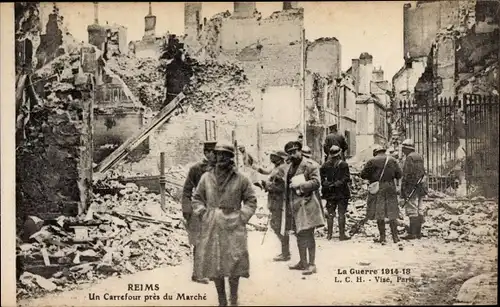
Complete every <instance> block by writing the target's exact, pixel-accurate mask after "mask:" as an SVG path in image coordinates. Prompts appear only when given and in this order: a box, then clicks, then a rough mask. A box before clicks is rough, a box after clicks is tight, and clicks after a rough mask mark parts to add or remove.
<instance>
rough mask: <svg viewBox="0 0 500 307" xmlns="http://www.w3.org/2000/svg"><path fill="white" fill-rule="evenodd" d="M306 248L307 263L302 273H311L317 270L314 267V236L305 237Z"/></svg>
mask: <svg viewBox="0 0 500 307" xmlns="http://www.w3.org/2000/svg"><path fill="white" fill-rule="evenodd" d="M307 250H308V251H309V264H308V265H307V268H306V270H305V271H304V272H302V274H303V275H312V274H315V273H316V272H317V269H316V241H314V237H309V238H307Z"/></svg>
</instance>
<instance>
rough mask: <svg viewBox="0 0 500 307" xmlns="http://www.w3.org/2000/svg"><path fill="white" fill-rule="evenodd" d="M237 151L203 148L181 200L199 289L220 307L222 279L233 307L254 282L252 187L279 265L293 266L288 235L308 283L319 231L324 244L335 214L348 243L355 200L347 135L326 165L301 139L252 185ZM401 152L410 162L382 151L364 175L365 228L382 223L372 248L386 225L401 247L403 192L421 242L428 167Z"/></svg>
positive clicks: (332, 138)
mask: <svg viewBox="0 0 500 307" xmlns="http://www.w3.org/2000/svg"><path fill="white" fill-rule="evenodd" d="M235 150H236V148H234V146H233V145H232V144H230V143H223V142H222V143H220V142H219V143H215V142H206V143H204V155H205V158H204V159H203V161H201V162H199V163H197V164H195V165H194V166H193V167H191V169H190V170H189V173H188V176H187V178H186V182H185V185H184V190H183V197H182V210H183V215H184V218H185V220H186V225H187V230H188V234H189V240H190V243H191V245H193V247H194V248H193V257H194V265H193V275H192V280H193V281H195V282H200V283H208V282H209V281H210V280H212V281H213V282H214V284H215V287H216V290H217V294H218V298H219V305H220V306H226V305H227V304H228V300H227V296H226V287H225V286H226V283H225V277H227V278H228V281H229V288H230V296H229V298H230V300H229V303H230V305H232V306H236V305H237V304H238V285H239V278H240V277H245V278H248V277H249V252H248V244H247V234H246V224H247V223H248V221H249V220H250V218H251V217H252V215H253V214H254V213H255V210H256V208H257V198H256V196H255V190H254V186H258V187H260V188H261V189H263V190H265V191H266V192H267V194H268V204H267V205H268V209H269V211H270V227H271V229H272V230H273V231H274V232H275V233H276V235H277V237H278V238H279V240H280V242H281V253H280V254H279V255H278V256H276V257H275V258H274V259H273V260H274V261H289V260H290V259H291V252H290V237H289V235H290V234H291V233H293V234H295V236H296V239H297V240H296V241H297V248H298V254H299V262H298V263H296V264H295V265H292V266H289V268H290V269H291V270H301V271H302V274H304V275H311V274H315V273H316V272H317V268H316V264H315V258H316V241H315V229H317V228H318V227H323V226H325V225H326V226H327V239H328V240H331V239H332V234H333V222H334V218H335V216H336V213H338V228H339V240H340V241H345V240H349V239H350V237H349V236H348V235H346V211H347V208H348V204H349V199H350V197H351V191H350V188H349V186H350V181H351V178H350V177H351V175H350V172H349V165H348V164H347V162H346V161H345V158H346V157H345V155H346V151H347V143H346V141H345V139H344V138H343V136H342V135H340V134H339V133H337V132H336V131H334V132H333V133H331V134H330V135H328V136H327V138H326V140H325V144H324V153H325V162H324V163H323V165H320V164H319V163H317V162H316V161H314V160H313V159H311V150H310V148H309V147H307V146H303V144H302V138H301V137H300V136H299V139H298V140H296V141H290V142H288V143H287V144H286V145H285V146H284V150H276V151H273V152H271V154H270V162H271V163H272V165H273V168H272V169H269V170H267V169H264V168H262V167H257V166H252V168H253V169H254V170H256V171H258V172H259V173H261V174H264V175H267V176H268V177H267V179H266V180H262V181H260V182H254V183H252V182H251V181H250V180H249V179H248V178H247V177H246V176H245V175H243V174H242V173H240V172H238V171H237V169H236V167H235V161H234V158H235ZM402 151H403V153H404V154H405V157H406V158H405V162H404V165H403V167H401V166H400V165H399V162H398V161H397V160H396V159H394V158H393V157H391V156H390V155H387V154H386V149H385V148H384V147H382V146H377V147H376V148H375V149H373V158H372V159H370V160H369V161H368V162H367V163H366V164H365V166H364V168H363V170H362V171H361V173H360V176H361V178H363V179H365V180H367V181H368V182H369V187H370V189H369V190H370V194H369V196H368V199H367V214H366V217H365V219H364V220H363V221H364V222H365V221H366V220H368V219H375V220H377V225H378V229H379V232H380V236H379V238H377V239H376V240H375V241H376V242H379V243H381V244H386V238H385V220H386V219H388V220H389V225H390V229H391V234H392V238H393V241H394V242H399V238H398V233H397V224H396V220H397V219H398V218H399V203H398V192H400V194H401V197H402V198H403V199H404V205H405V207H406V213H407V215H408V216H409V218H410V231H409V234H408V235H407V236H406V237H405V239H415V238H420V237H421V231H420V229H421V223H422V222H423V216H422V212H421V211H422V210H421V209H422V208H421V197H422V196H423V195H424V194H425V192H426V189H425V184H424V182H425V171H424V167H423V159H422V157H421V156H420V155H419V154H418V153H416V152H415V149H414V145H413V143H412V141H411V140H406V141H405V142H403V144H402ZM193 192H194V194H193ZM322 200H324V201H325V204H326V205H325V208H324V209H325V210H324V209H323V202H322ZM358 226H359V225H358Z"/></svg>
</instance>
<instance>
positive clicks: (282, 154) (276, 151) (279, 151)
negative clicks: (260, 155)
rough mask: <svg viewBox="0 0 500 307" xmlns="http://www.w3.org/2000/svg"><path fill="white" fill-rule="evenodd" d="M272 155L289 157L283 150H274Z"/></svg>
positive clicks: (283, 157)
mask: <svg viewBox="0 0 500 307" xmlns="http://www.w3.org/2000/svg"><path fill="white" fill-rule="evenodd" d="M270 155H271V156H276V157H280V158H282V159H286V158H287V157H288V155H287V154H286V152H284V151H283V150H273V151H272V152H271V154H270Z"/></svg>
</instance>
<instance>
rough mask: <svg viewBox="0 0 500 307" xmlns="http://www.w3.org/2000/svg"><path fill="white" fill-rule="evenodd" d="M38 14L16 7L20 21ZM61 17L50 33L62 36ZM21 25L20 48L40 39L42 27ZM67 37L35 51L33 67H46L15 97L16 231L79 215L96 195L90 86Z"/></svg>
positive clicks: (35, 8) (53, 19)
mask: <svg viewBox="0 0 500 307" xmlns="http://www.w3.org/2000/svg"><path fill="white" fill-rule="evenodd" d="M38 9H39V7H38V5H36V6H31V7H26V6H18V5H17V4H16V16H24V17H26V14H25V13H27V14H28V15H29V14H34V15H37V14H38ZM57 14H58V13H57V11H55V12H54V14H53V15H55V16H53V17H49V22H48V25H47V32H50V31H49V28H51V27H55V29H52V30H53V31H52V30H51V31H52V32H56V34H57V33H58V32H60V30H59V31H58V30H57V29H59V27H60V26H61V22H62V18H61V17H60V16H58V15H57ZM24 20H25V21H29V20H30V18H27V19H26V18H25V19H24ZM17 21H18V22H16V26H18V28H17V30H18V32H20V35H19V36H18V40H17V41H16V43H17V42H18V41H19V39H22V38H23V37H25V36H24V35H23V33H28V32H30V33H31V34H33V33H36V35H39V32H36V29H37V28H38V24H36V23H33V22H28V23H25V22H23V21H21V20H17ZM61 33H62V32H61ZM64 33H65V32H64ZM67 36H68V37H64V39H62V40H59V39H58V38H57V37H56V38H54V37H52V38H48V37H45V38H43V39H42V41H44V40H45V43H43V44H41V45H40V47H39V48H38V49H37V51H36V53H37V54H38V55H40V57H38V64H37V65H33V67H40V66H41V65H42V64H46V65H45V66H44V67H43V68H40V69H37V70H36V71H35V72H34V73H33V74H30V75H28V77H27V78H26V82H24V83H22V82H21V83H19V84H17V86H18V88H17V90H18V92H20V93H23V92H24V93H25V95H18V96H17V97H16V99H17V101H16V105H18V106H19V107H18V112H17V113H18V114H17V115H18V116H17V125H16V217H17V225H18V226H19V225H20V223H22V222H23V219H24V218H25V217H26V216H27V215H37V216H39V217H41V218H49V217H54V216H57V215H60V214H64V213H65V214H78V213H79V211H82V210H83V209H84V208H85V207H86V205H87V203H88V201H89V198H90V194H91V191H92V189H91V181H92V180H91V179H92V135H91V134H92V129H91V120H92V112H91V111H90V110H91V106H92V103H91V101H92V99H91V92H92V81H91V79H90V78H91V77H90V76H89V75H88V74H85V73H83V70H82V68H81V64H80V63H81V62H80V61H81V59H80V49H81V47H82V46H80V47H78V46H77V45H73V44H72V43H73V42H74V39H73V38H72V37H71V36H70V35H67ZM54 40H55V41H54ZM51 42H52V43H51ZM61 42H62V43H63V45H61V46H58V44H59V43H61ZM54 52H56V53H54ZM61 53H62V54H61ZM17 60H18V59H17V58H16V61H17ZM17 64H19V63H16V66H18V65H17ZM18 73H19V74H22V73H23V72H22V71H18ZM16 77H18V78H20V77H21V75H17V76H16Z"/></svg>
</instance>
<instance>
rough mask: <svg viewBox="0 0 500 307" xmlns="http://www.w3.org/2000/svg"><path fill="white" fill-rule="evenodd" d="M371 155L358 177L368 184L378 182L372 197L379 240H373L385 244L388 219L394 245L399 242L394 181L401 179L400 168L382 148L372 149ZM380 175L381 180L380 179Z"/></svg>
mask: <svg viewBox="0 0 500 307" xmlns="http://www.w3.org/2000/svg"><path fill="white" fill-rule="evenodd" d="M373 154H374V155H375V157H373V158H372V159H370V160H368V162H367V163H366V164H365V166H364V167H363V170H362V171H361V173H360V177H361V178H363V179H366V180H368V181H369V182H370V184H371V183H373V182H375V181H379V190H378V192H377V193H376V194H374V195H373V196H374V200H373V202H374V204H373V205H374V209H375V219H376V220H377V226H378V230H379V232H380V238H379V239H375V242H379V243H382V244H383V245H384V244H386V239H385V219H386V218H388V219H389V226H390V228H391V234H392V239H393V241H394V243H397V242H399V237H398V229H397V219H398V218H399V206H398V195H397V190H396V182H395V181H396V180H399V179H401V176H402V171H401V167H400V166H399V164H398V162H397V161H396V160H395V159H394V158H392V157H390V156H388V155H386V150H385V148H383V147H382V146H377V147H376V148H374V149H373ZM382 171H383V174H382ZM381 175H382V178H380V176H381Z"/></svg>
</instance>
